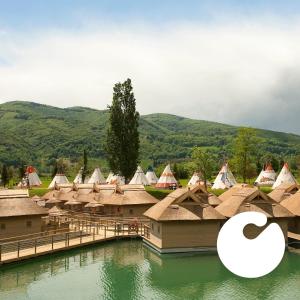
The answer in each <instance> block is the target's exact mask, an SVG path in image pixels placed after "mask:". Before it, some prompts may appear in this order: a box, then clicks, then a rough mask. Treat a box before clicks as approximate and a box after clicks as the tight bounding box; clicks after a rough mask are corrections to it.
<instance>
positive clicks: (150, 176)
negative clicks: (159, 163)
mask: <svg viewBox="0 0 300 300" xmlns="http://www.w3.org/2000/svg"><path fill="white" fill-rule="evenodd" d="M146 178H147V180H148V182H149V184H157V181H158V178H157V176H156V174H155V172H154V170H153V169H152V168H151V167H149V168H148V171H147V173H146Z"/></svg>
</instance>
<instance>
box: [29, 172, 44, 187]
mask: <svg viewBox="0 0 300 300" xmlns="http://www.w3.org/2000/svg"><path fill="white" fill-rule="evenodd" d="M28 181H29V186H39V185H41V184H42V182H41V180H40V178H39V176H38V174H37V173H36V172H32V173H28Z"/></svg>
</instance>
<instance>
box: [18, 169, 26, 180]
mask: <svg viewBox="0 0 300 300" xmlns="http://www.w3.org/2000/svg"><path fill="white" fill-rule="evenodd" d="M18 171H19V179H20V180H22V179H23V178H24V176H25V166H21V167H19V169H18Z"/></svg>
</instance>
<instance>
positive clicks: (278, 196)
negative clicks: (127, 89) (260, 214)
mask: <svg viewBox="0 0 300 300" xmlns="http://www.w3.org/2000/svg"><path fill="white" fill-rule="evenodd" d="M299 189H300V186H299V185H298V184H296V183H282V184H280V185H279V186H278V187H277V188H275V189H274V190H273V191H272V192H270V193H269V194H268V196H269V197H271V198H272V199H273V200H275V201H276V202H281V201H282V200H284V199H286V198H288V197H290V196H291V195H292V194H294V193H296V192H297V191H298V190H299Z"/></svg>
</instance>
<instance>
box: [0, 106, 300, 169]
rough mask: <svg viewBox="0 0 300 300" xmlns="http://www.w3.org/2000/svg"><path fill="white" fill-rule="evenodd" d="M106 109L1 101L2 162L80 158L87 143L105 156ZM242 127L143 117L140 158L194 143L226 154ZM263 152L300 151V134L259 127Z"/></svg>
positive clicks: (182, 151) (175, 154) (167, 155)
mask: <svg viewBox="0 0 300 300" xmlns="http://www.w3.org/2000/svg"><path fill="white" fill-rule="evenodd" d="M107 120H108V113H107V111H104V110H102V111H99V110H95V109H90V108H84V107H71V108H65V109H62V108H57V107H52V106H47V105H41V104H37V103H32V102H21V101H14V102H8V103H4V104H1V105H0V133H1V139H0V162H6V163H8V164H14V165H18V164H20V163H32V164H34V165H36V166H40V165H42V164H45V162H48V161H49V160H51V159H55V158H59V157H65V158H70V159H71V160H72V159H74V160H75V159H78V157H80V156H81V153H82V151H83V148H87V149H88V151H89V155H90V157H94V158H97V159H99V158H101V159H105V152H104V141H105V132H106V130H105V128H106V124H107ZM236 132H237V127H235V126H230V125H224V124H219V123H215V122H208V121H202V120H192V119H188V118H183V117H179V116H174V115H169V114H150V115H145V116H142V117H141V121H140V133H141V158H142V159H144V160H155V161H156V162H160V161H165V160H173V159H176V160H181V159H185V158H187V157H188V156H189V155H190V151H191V148H192V147H193V146H195V145H198V146H204V147H211V148H212V149H215V151H216V152H217V153H219V154H220V156H221V155H222V153H224V152H227V153H228V152H229V151H230V150H229V146H230V144H231V142H232V139H233V137H234V136H235V134H236ZM258 134H259V136H261V137H262V143H261V145H258V149H259V150H260V151H262V152H264V153H265V152H268V153H274V154H277V155H282V156H288V155H293V154H296V153H300V136H298V135H295V134H287V133H281V132H273V131H268V130H258Z"/></svg>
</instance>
